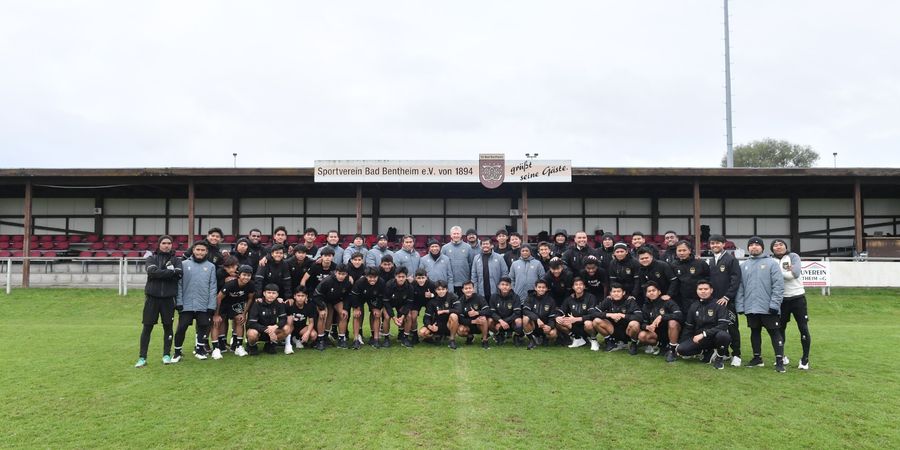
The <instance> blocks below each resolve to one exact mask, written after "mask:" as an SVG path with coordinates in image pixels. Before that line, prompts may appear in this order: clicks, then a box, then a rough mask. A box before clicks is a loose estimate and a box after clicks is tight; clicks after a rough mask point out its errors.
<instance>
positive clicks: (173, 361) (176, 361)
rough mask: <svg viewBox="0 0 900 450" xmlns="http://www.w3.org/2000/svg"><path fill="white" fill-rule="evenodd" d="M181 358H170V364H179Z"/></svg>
mask: <svg viewBox="0 0 900 450" xmlns="http://www.w3.org/2000/svg"><path fill="white" fill-rule="evenodd" d="M181 356H182V355H181V354H178V355H175V357H174V358H172V364H175V363H180V362H181Z"/></svg>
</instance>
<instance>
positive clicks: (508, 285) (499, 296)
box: [488, 277, 525, 346]
mask: <svg viewBox="0 0 900 450" xmlns="http://www.w3.org/2000/svg"><path fill="white" fill-rule="evenodd" d="M488 303H489V304H490V307H491V324H490V329H491V331H493V332H494V341H496V342H497V345H503V342H504V341H505V340H506V337H507V335H508V334H510V333H512V332H515V336H516V339H515V341H516V342H515V343H516V346H518V345H519V344H520V343H521V339H522V338H523V337H524V336H525V332H524V331H523V329H522V300H521V299H520V298H519V296H518V295H516V293H515V292H513V290H512V279H510V278H509V277H501V278H500V283H499V286H498V289H497V293H496V294H494V295H492V296H491V298H490V300H489V301H488Z"/></svg>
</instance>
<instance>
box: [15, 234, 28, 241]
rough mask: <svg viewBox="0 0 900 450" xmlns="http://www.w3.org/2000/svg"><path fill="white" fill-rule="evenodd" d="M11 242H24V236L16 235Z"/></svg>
mask: <svg viewBox="0 0 900 450" xmlns="http://www.w3.org/2000/svg"><path fill="white" fill-rule="evenodd" d="M12 240H13V242H25V236H23V235H21V234H17V235H15V236H13V237H12Z"/></svg>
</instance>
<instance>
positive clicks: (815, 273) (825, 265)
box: [800, 261, 831, 287]
mask: <svg viewBox="0 0 900 450" xmlns="http://www.w3.org/2000/svg"><path fill="white" fill-rule="evenodd" d="M800 273H801V275H800V276H801V279H802V280H803V287H830V286H831V263H830V262H828V261H804V262H802V263H801V264H800Z"/></svg>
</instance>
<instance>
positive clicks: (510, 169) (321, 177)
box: [313, 154, 572, 189]
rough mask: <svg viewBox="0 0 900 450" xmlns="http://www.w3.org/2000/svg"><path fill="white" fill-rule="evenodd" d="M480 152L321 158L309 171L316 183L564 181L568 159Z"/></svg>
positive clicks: (494, 184) (568, 172)
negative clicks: (471, 155) (472, 155)
mask: <svg viewBox="0 0 900 450" xmlns="http://www.w3.org/2000/svg"><path fill="white" fill-rule="evenodd" d="M502 156H503V155H502V154H499V155H480V157H479V160H478V161H464V160H463V161H451V160H433V161H425V160H423V161H416V160H322V161H316V163H315V167H314V170H313V173H314V175H315V181H316V182H317V183H481V184H483V185H484V186H485V187H487V188H489V189H494V188H496V187H498V186H500V185H501V184H502V183H568V182H571V181H572V162H571V161H569V160H533V159H525V160H517V159H502Z"/></svg>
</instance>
